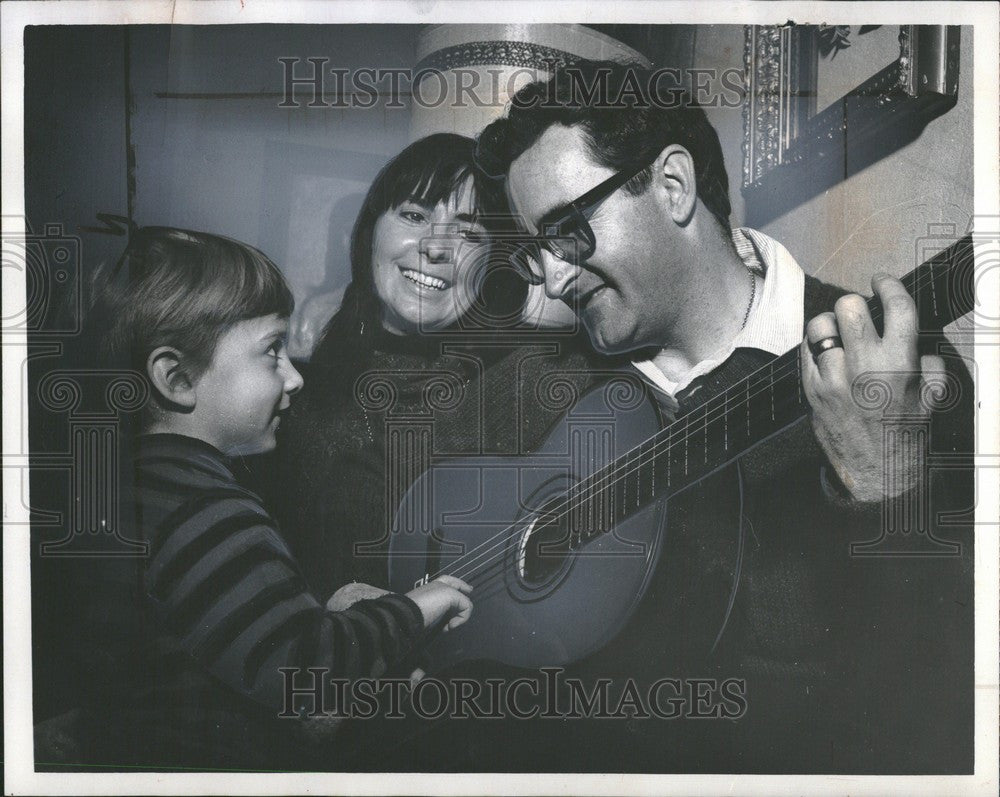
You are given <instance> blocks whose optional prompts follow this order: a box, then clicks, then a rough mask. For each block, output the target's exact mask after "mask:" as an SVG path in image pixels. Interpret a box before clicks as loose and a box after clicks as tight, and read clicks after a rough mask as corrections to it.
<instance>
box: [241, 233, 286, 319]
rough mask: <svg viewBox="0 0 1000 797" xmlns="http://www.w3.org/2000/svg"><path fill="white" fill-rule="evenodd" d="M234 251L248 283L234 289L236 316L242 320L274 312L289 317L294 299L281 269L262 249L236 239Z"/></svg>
mask: <svg viewBox="0 0 1000 797" xmlns="http://www.w3.org/2000/svg"><path fill="white" fill-rule="evenodd" d="M232 243H233V244H234V245H235V253H234V254H236V255H237V256H238V258H239V260H241V261H242V264H243V268H242V269H238V270H237V273H240V272H242V275H243V277H244V279H245V284H244V287H243V288H242V290H238V291H236V292H235V297H236V298H237V302H236V305H237V306H236V307H235V308H234V313H233V315H235V316H237V317H238V318H239V320H245V319H248V318H257V317H259V316H265V315H271V314H275V315H278V316H280V317H282V318H288V317H290V316H291V315H292V311H293V310H294V309H295V299H294V297H293V296H292V292H291V291H290V290H289V288H288V284H287V283H286V282H285V280H284V277H282V275H281V271H280V269H279V268H278V267H277V266H276V265H274V263H273V262H272V261H271V260H270V258H268V257H267V255H265V254H264V253H263V252H261V251H260V250H258V249H254V248H253V247H251V246H247V245H245V244H240V243H238V242H236V241H233V242H232Z"/></svg>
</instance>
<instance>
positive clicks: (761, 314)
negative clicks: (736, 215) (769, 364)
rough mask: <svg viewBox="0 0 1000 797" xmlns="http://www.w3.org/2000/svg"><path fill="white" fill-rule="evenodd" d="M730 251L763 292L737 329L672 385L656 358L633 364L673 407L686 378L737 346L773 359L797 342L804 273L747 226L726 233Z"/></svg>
mask: <svg viewBox="0 0 1000 797" xmlns="http://www.w3.org/2000/svg"><path fill="white" fill-rule="evenodd" d="M732 235H733V244H734V245H735V246H736V252H737V254H739V256H740V258H741V259H742V260H743V262H744V263H745V264H746V266H747V268H748V269H750V270H752V271H754V272H756V273H758V274H760V275H761V276H762V277H763V279H764V288H763V290H761V291H760V292H759V293H758V295H757V298H756V299H755V300H754V304H753V307H752V308H751V309H750V316H749V318H747V323H746V326H744V327H743V329H741V330H740V331H739V333H738V334H737V335H736V337H735V338H733V340H732V341H730V342H729V344H728V345H727V346H725V347H724V348H721V349H719V351H718V352H716V353H715V354H714V355H712V356H711V357H709V358H708V359H706V360H702V361H701V362H699V363H698V364H696V365H694V366H692V367H691V368H690V369H689V370H688V371H687V372H686V373H685V374H684V375H683V376H681V378H680V379H679V380H678V381H676V382H675V381H673V380H671V379H668V378H667V376H666V375H665V374H664V373H663V371H661V370H660V368H659V366H657V364H656V358H655V357H654V358H653V359H649V360H642V361H640V362H635V361H633V363H632V365H634V366H635V367H636V368H637V369H638V370H639V372H640V373H641V374H642V375H643V376H645V377H646V379H647V380H648V381H649V382H650V383H651V384H652V385H653V386H654V387H656V388H657V389H658V390H659V391H661V392H662V393H663V394H665V396H666V397H668V398H669V400H668V401H667V405H668V406H669V405H670V404H671V403H674V404H676V402H675V401H674V400H673V397H674V396H675V395H677V393H678V392H680V391H681V390H683V389H684V388H685V387H687V386H688V385H689V384H690V383H691V382H692V380H694V379H696V378H697V377H699V376H703V375H704V374H707V373H710V372H711V371H713V370H714V369H716V368H718V367H719V366H720V365H722V363H724V362H725V361H726V360H727V359H729V356H730V355H731V354H732V353H733V352H734V351H735V350H736V349H738V348H754V349H761V350H763V351H766V352H769V353H771V354H774V355H781V354H784V353H785V352H786V351H788V350H789V349H792V348H794V347H795V346H797V345H799V343H800V342H801V341H802V329H803V325H804V323H805V319H804V313H805V309H804V306H803V300H804V296H805V274H804V273H803V271H802V269H801V268H800V267H799V264H798V263H796V262H795V258H793V257H792V256H791V254H789V252H788V250H787V249H785V247H783V246H782V245H781V244H779V243H778V242H777V241H775V240H774V239H773V238H770V237H768V236H767V235H764V233H762V232H757V231H756V230H751V229H750V228H749V227H737V228H735V229H734V230H733V231H732Z"/></svg>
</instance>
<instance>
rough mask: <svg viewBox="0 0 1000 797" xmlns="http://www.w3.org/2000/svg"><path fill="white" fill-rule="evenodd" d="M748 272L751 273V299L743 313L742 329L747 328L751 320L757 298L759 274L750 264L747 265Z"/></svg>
mask: <svg viewBox="0 0 1000 797" xmlns="http://www.w3.org/2000/svg"><path fill="white" fill-rule="evenodd" d="M747 273H748V274H749V275H750V301H749V302H748V303H747V311H746V312H745V313H744V314H743V323H742V324H741V325H740V330H743V329H745V328H746V325H747V321H749V320H750V311H751V310H752V309H753V300H754V299H756V298H757V275H756V274H755V273H754V270H753V269H752V268H750V267H749V266H747Z"/></svg>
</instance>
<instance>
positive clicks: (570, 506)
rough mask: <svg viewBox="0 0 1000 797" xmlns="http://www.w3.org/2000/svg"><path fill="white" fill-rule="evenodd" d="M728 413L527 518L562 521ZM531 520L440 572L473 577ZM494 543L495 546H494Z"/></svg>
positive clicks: (686, 431) (702, 421) (705, 419)
mask: <svg viewBox="0 0 1000 797" xmlns="http://www.w3.org/2000/svg"><path fill="white" fill-rule="evenodd" d="M794 372H795V370H794V369H791V370H790V369H788V368H787V367H785V368H784V369H783V372H776V376H775V379H774V380H773V381H774V383H775V384H777V383H778V382H780V381H781V380H782V379H785V378H787V377H788V376H789V375H791V374H792V373H794ZM778 373H780V375H778ZM764 392H766V390H761V391H758V392H757V393H753V394H751V397H753V396H755V395H760V394H761V393H764ZM702 406H706V407H707V406H708V404H707V403H706V404H705V405H702ZM734 406H736V405H734ZM724 414H725V412H723V413H719V414H717V415H716V416H715V417H713V418H708V417H707V416H706V417H703V418H698V419H696V424H695V425H696V426H697V428H696V429H692V428H691V424H690V422H688V423H686V424H685V426H684V428H683V429H681V430H678V431H677V432H676V433H675V434H674V435H671V436H667V437H665V438H664V439H663V440H661V441H659V442H658V443H656V444H655V445H654V446H653V448H652V449H650V451H649V452H644V453H643V454H642V455H639V456H637V457H636V459H635V460H634V461H631V462H630V461H627V460H628V459H629V456H630V454H631V451H630V452H626V453H625V454H624V455H622V457H621V459H622V460H626V461H624V462H623V464H622V465H619V466H617V467H616V468H613V469H612V470H611V471H610V472H609V473H608V474H606V475H604V476H602V477H601V479H600V480H599V481H597V482H595V483H594V484H592V485H585V486H584V487H583V488H582V491H580V493H579V495H569V493H571V492H572V491H573V490H578V489H580V485H581V484H584V483H585V481H586V480H584V481H581V482H578V483H577V484H575V485H573V486H572V487H570V488H569V489H568V490H567V497H566V498H565V499H564V501H563V503H562V504H560V505H558V506H557V507H554V508H553V509H552V510H550V511H549V512H548V513H546V514H545V515H538V516H535V517H529V518H528V519H527V520H528V521H530V522H537V520H538V519H539V518H542V519H544V520H546V521H548V522H555V521H558V520H561V519H562V518H563V517H565V516H566V515H567V514H569V513H570V512H573V511H574V510H575V509H578V508H580V507H581V506H583V505H584V504H585V503H586V502H587V501H588V500H592V499H593V497H594V494H595V493H597V492H598V491H602V490H606V489H608V488H609V487H612V486H614V485H616V484H618V483H620V482H621V481H623V480H624V479H626V478H628V477H629V476H631V475H632V474H634V473H636V472H637V471H639V470H641V469H642V468H643V467H645V466H646V465H647V464H649V463H650V462H651V461H652V460H653V459H655V458H658V457H660V456H662V455H665V454H668V453H669V451H670V449H671V448H672V447H673V446H674V445H675V444H679V443H680V442H682V441H685V440H688V439H692V438H693V437H694V436H695V435H697V434H701V433H704V431H705V427H706V426H707V424H710V423H715V422H717V421H718V420H719V418H720V417H722V415H724ZM685 417H686V418H688V419H689V416H685ZM751 417H753V415H751ZM758 417H759V415H758ZM689 420H690V419H689ZM678 423H679V422H678ZM661 431H662V430H661ZM654 437H655V435H654ZM651 439H653V438H649V440H651ZM646 442H648V440H647V441H645V442H644V443H641V444H640V445H639V446H636V447H635V448H633V449H632V451H635V450H637V449H638V448H641V446H642V445H645V444H646ZM661 449H662V450H661ZM667 467H669V463H668V465H667ZM609 503H610V499H609ZM530 522H525V521H524V520H522V521H519V522H518V523H515V524H512V525H509V526H507V527H506V528H504V529H503V530H501V531H500V532H498V533H497V534H496V535H494V536H493V537H491V538H490V539H487V540H484V541H483V542H482V543H480V544H479V545H478V546H477V547H476V548H473V549H472V550H471V551H469V552H468V553H467V554H464V555H463V557H462V558H461V559H458V560H454V561H452V562H450V563H449V565H447V566H445V568H442V570H441V571H440V572H439V575H453V576H455V577H457V578H462V579H466V578H469V577H470V575H469V574H470V573H473V572H475V570H476V569H477V568H479V567H485V566H486V565H488V564H489V563H490V561H491V560H489V559H488V560H486V562H482V563H479V562H477V560H479V559H482V558H483V557H484V556H488V555H489V554H490V553H492V552H493V551H495V550H496V549H497V548H501V549H502V550H501V551H499V553H498V556H499V557H500V558H502V557H503V554H504V551H505V550H506V544H507V542H508V541H509V540H510V539H511V538H513V537H514V536H516V534H517V533H518V532H519V531H521V530H522V529H523V528H524V527H526V526H528V525H530ZM612 525H616V524H612ZM609 530H610V529H609ZM602 533H604V532H602ZM558 542H559V541H558V540H557V541H554V542H552V543H549V544H557V543H558ZM490 543H493V545H490ZM487 545H488V546H489V547H488V548H487V549H486V550H484V551H481V552H479V553H476V552H477V551H479V549H480V548H482V547H483V546H487ZM474 553H475V554H476V555H475V556H472V554H474ZM469 557H472V558H469ZM447 567H454V568H457V569H456V570H454V571H452V572H447ZM464 568H472V569H471V570H468V569H467V570H466V572H465V573H461V574H460V573H459V572H458V571H459V570H462V569H464ZM435 577H436V576H435ZM432 578H434V577H432Z"/></svg>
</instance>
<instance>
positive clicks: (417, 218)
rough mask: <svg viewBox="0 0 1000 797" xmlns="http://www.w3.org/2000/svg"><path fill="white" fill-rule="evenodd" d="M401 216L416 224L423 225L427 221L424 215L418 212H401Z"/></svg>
mask: <svg viewBox="0 0 1000 797" xmlns="http://www.w3.org/2000/svg"><path fill="white" fill-rule="evenodd" d="M399 215H400V216H402V217H403V218H404V219H406V220H407V221H412V222H413V223H414V224H422V223H423V222H424V221H426V217H425V216H424V214H423V213H421V212H420V211H418V210H401V211H399Z"/></svg>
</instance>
